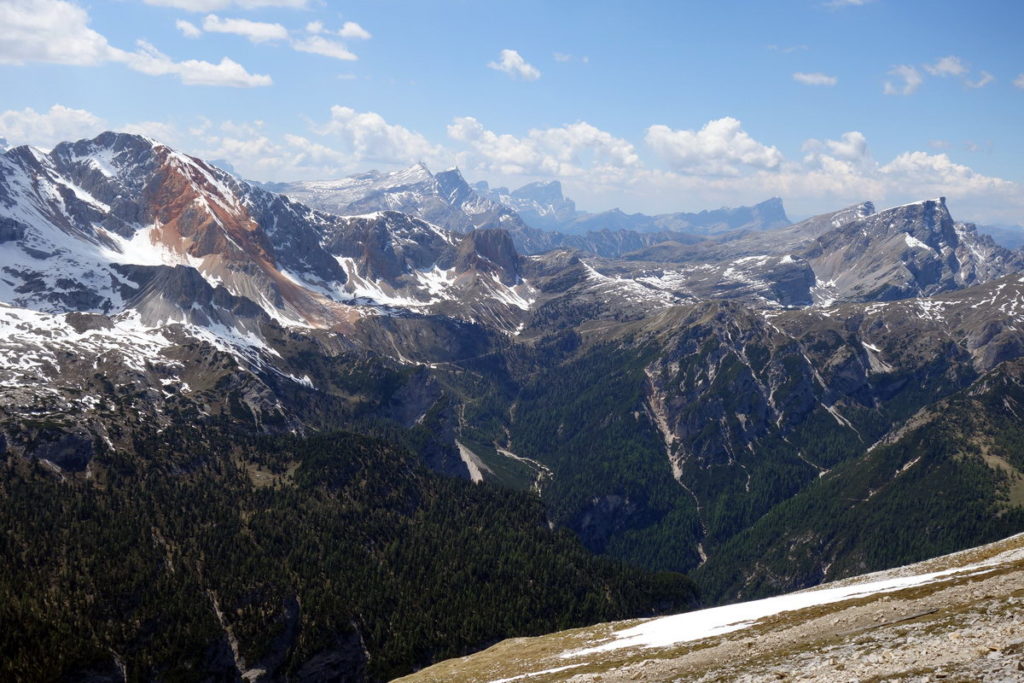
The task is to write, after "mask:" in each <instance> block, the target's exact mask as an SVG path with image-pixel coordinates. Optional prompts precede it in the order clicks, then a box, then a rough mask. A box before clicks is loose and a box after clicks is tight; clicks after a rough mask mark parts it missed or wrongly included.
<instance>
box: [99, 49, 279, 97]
mask: <svg viewBox="0 0 1024 683" xmlns="http://www.w3.org/2000/svg"><path fill="white" fill-rule="evenodd" d="M138 46H139V49H138V51H136V52H121V51H119V52H120V54H119V55H118V57H117V61H120V62H123V63H124V64H126V65H127V66H128V68H130V69H134V70H135V71H139V72H141V73H144V74H147V75H149V76H165V75H173V76H177V77H178V78H179V79H180V80H181V82H182V83H184V84H185V85H213V86H225V87H231V88H254V87H258V86H266V85H270V84H271V83H272V82H273V81H272V80H271V78H270V76H266V75H262V74H250V73H249V72H248V71H246V70H245V67H243V66H242V65H241V64H239V63H238V62H236V61H234V60H232V59H229V58H227V57H222V58H221V60H220V62H219V63H217V64H213V63H211V62H204V61H200V60H196V59H186V60H185V61H183V62H175V61H174V60H172V59H171V58H170V57H168V56H167V55H165V54H163V53H162V52H160V51H159V50H157V49H156V48H155V47H153V46H152V45H150V44H149V43H147V42H146V41H144V40H140V41H138Z"/></svg>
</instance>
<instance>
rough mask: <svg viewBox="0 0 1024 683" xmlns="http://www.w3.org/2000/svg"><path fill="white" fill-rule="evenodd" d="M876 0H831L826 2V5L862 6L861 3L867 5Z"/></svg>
mask: <svg viewBox="0 0 1024 683" xmlns="http://www.w3.org/2000/svg"><path fill="white" fill-rule="evenodd" d="M874 1H875V0H829V2H826V3H825V7H860V6H861V5H867V4H868V3H872V2H874Z"/></svg>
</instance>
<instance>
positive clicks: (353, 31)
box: [338, 21, 372, 40]
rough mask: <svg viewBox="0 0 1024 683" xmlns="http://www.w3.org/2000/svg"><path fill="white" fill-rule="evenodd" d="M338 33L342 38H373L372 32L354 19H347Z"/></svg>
mask: <svg viewBox="0 0 1024 683" xmlns="http://www.w3.org/2000/svg"><path fill="white" fill-rule="evenodd" d="M338 35H339V36H341V37H342V38H354V39H357V40H369V39H370V38H372V36H371V35H370V32H369V31H367V30H366V29H365V28H363V27H362V26H360V25H359V24H357V23H356V22H354V21H346V22H345V23H344V24H342V26H341V28H340V29H338Z"/></svg>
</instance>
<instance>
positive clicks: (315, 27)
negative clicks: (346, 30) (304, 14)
mask: <svg viewBox="0 0 1024 683" xmlns="http://www.w3.org/2000/svg"><path fill="white" fill-rule="evenodd" d="M306 31H307V32H308V33H314V34H316V33H323V32H324V22H322V21H311V22H309V23H308V24H306Z"/></svg>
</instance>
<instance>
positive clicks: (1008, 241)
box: [978, 225, 1024, 249]
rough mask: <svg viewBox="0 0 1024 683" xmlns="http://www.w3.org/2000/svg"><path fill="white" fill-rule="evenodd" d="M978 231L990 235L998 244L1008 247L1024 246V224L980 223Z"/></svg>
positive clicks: (1017, 247) (1018, 247)
mask: <svg viewBox="0 0 1024 683" xmlns="http://www.w3.org/2000/svg"><path fill="white" fill-rule="evenodd" d="M978 232H980V233H983V234H985V235H990V236H991V237H992V239H993V240H994V241H995V243H996V244H998V245H999V246H1001V247H1006V248H1007V249H1020V248H1021V247H1024V226H1020V225H979V226H978Z"/></svg>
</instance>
